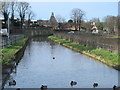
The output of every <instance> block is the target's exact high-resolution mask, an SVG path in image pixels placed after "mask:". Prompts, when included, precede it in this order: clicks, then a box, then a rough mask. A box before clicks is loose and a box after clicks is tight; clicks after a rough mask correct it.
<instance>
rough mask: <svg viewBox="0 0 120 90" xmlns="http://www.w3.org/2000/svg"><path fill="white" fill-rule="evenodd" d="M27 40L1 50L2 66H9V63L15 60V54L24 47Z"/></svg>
mask: <svg viewBox="0 0 120 90" xmlns="http://www.w3.org/2000/svg"><path fill="white" fill-rule="evenodd" d="M27 39H28V38H22V39H21V40H18V41H17V42H16V43H14V44H12V45H8V46H7V47H6V48H4V49H1V52H2V58H1V59H0V62H2V64H3V65H9V63H10V62H11V61H13V60H14V59H15V54H16V53H17V52H18V51H19V50H20V49H21V48H22V47H23V46H24V45H25V43H26V41H27Z"/></svg>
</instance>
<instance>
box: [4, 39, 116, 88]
mask: <svg viewBox="0 0 120 90" xmlns="http://www.w3.org/2000/svg"><path fill="white" fill-rule="evenodd" d="M53 57H55V59H53ZM11 79H15V80H16V83H17V84H16V85H15V86H9V85H8V82H9V81H10V80H11ZM72 80H74V81H76V82H77V85H76V86H74V87H75V88H92V85H93V83H94V82H97V83H98V84H99V85H98V88H112V87H113V85H118V71H117V70H115V69H113V68H110V67H108V66H107V65H105V64H102V63H101V62H99V61H96V60H93V59H91V58H89V57H87V56H85V55H83V54H80V53H78V52H75V51H72V50H71V49H68V48H66V47H64V46H61V45H59V44H56V43H54V42H53V41H50V40H47V38H45V37H44V38H41V37H37V38H33V39H32V40H31V41H30V42H29V44H28V46H27V47H26V50H25V53H24V56H23V58H22V59H21V60H20V62H19V64H18V66H17V68H16V72H14V73H12V74H11V77H10V79H9V80H8V81H7V82H6V84H5V88H40V87H41V85H42V84H43V85H47V86H48V88H71V86H70V81H72Z"/></svg>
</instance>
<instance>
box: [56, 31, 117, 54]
mask: <svg viewBox="0 0 120 90" xmlns="http://www.w3.org/2000/svg"><path fill="white" fill-rule="evenodd" d="M55 35H56V36H57V37H60V38H63V39H66V40H69V41H73V42H76V43H78V44H81V45H84V46H89V47H92V48H101V49H105V50H108V51H109V52H115V53H118V39H112V38H106V37H103V36H98V35H93V34H86V33H79V34H67V33H56V34H55Z"/></svg>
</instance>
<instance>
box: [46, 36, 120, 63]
mask: <svg viewBox="0 0 120 90" xmlns="http://www.w3.org/2000/svg"><path fill="white" fill-rule="evenodd" d="M48 38H50V39H52V40H54V41H55V42H57V43H60V44H64V45H66V46H69V47H72V48H73V49H77V50H79V51H81V52H87V53H90V54H91V55H95V56H98V57H100V58H101V59H104V60H105V61H106V62H107V63H110V64H112V65H118V58H119V57H118V56H119V55H118V54H116V53H111V52H108V51H107V50H103V49H96V48H91V47H87V46H83V45H80V44H77V43H75V42H70V41H68V40H65V39H60V38H58V37H55V36H49V37H48ZM88 51H89V52H88Z"/></svg>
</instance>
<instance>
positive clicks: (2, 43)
mask: <svg viewBox="0 0 120 90" xmlns="http://www.w3.org/2000/svg"><path fill="white" fill-rule="evenodd" d="M23 37H24V36H23V35H16V36H10V37H2V40H0V49H3V48H5V47H7V46H8V45H12V44H14V43H16V42H17V41H18V40H20V39H21V38H23Z"/></svg>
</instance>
